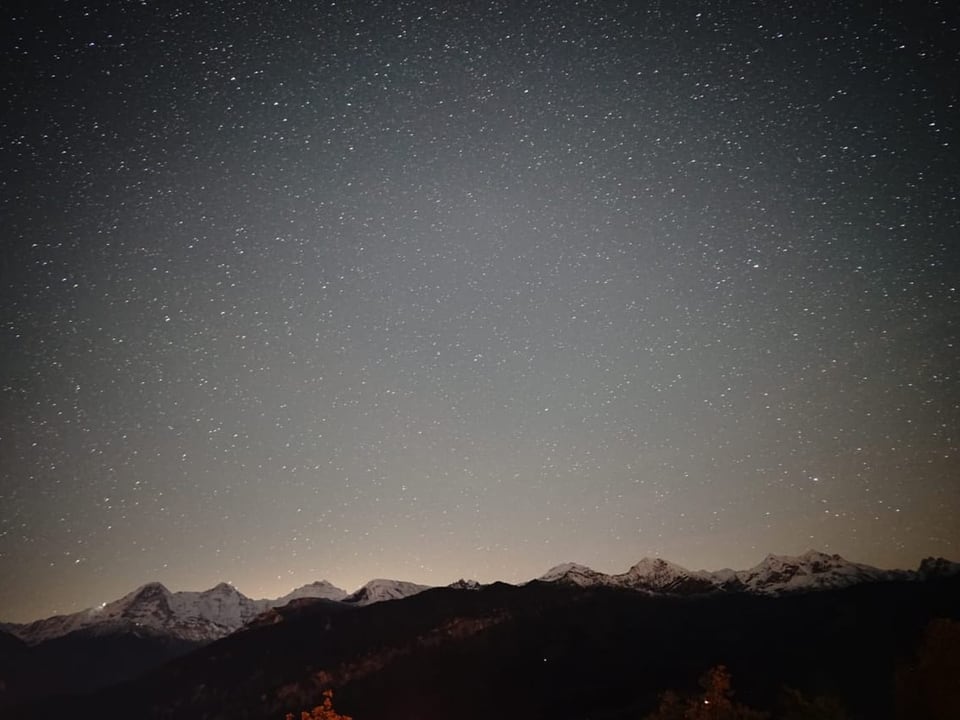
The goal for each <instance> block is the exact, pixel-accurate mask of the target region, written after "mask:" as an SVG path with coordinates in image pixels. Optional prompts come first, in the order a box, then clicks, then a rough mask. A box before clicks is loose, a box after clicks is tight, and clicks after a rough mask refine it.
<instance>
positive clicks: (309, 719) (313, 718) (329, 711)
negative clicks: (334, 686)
mask: <svg viewBox="0 0 960 720" xmlns="http://www.w3.org/2000/svg"><path fill="white" fill-rule="evenodd" d="M286 720H296V718H295V716H294V714H293V713H287V718H286ZM300 720H353V718H352V717H350V716H349V715H341V714H340V713H338V712H337V711H336V710H334V709H333V690H324V691H323V703H321V704H320V705H317V706H316V707H315V708H314V709H313V710H312V711H311V712H307V711H306V710H304V711H302V712H301V713H300Z"/></svg>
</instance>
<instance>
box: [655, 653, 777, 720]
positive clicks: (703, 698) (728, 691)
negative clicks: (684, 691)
mask: <svg viewBox="0 0 960 720" xmlns="http://www.w3.org/2000/svg"><path fill="white" fill-rule="evenodd" d="M700 687H701V689H702V692H701V693H700V694H699V695H696V696H692V697H691V696H688V697H683V696H681V695H678V694H677V693H676V692H674V691H672V690H668V691H667V692H665V693H664V694H663V695H661V696H660V705H659V706H658V707H657V710H656V711H655V712H654V713H653V714H651V715H647V717H646V720H764V718H766V717H767V714H766V713H762V712H759V711H757V710H753V709H751V708H749V707H747V706H746V705H742V704H740V703H738V702H735V701H734V699H733V683H732V681H731V676H730V672H729V671H728V670H727V668H726V667H724V666H723V665H717V666H715V667H712V668H710V669H709V670H707V672H706V673H704V675H703V677H701V678H700Z"/></svg>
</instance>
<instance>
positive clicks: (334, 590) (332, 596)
mask: <svg viewBox="0 0 960 720" xmlns="http://www.w3.org/2000/svg"><path fill="white" fill-rule="evenodd" d="M346 597H347V591H346V590H341V589H340V588H338V587H337V586H336V585H333V584H332V583H329V582H327V581H326V580H317V581H316V582H312V583H309V584H308V585H303V586H301V587H298V588H296V589H294V590H291V591H290V592H288V593H287V594H286V595H284V596H283V597H281V598H278V599H277V600H274V601H272V603H271V604H272V605H273V606H274V607H279V606H281V605H286V604H287V603H288V602H290V601H291V600H300V599H301V598H317V599H321V600H343V599H344V598H346Z"/></svg>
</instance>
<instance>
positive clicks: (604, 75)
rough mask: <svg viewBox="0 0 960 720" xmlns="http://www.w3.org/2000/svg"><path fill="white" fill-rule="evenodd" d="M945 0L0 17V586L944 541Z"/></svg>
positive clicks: (14, 609)
mask: <svg viewBox="0 0 960 720" xmlns="http://www.w3.org/2000/svg"><path fill="white" fill-rule="evenodd" d="M867 5H869V6H871V7H869V8H868V7H866V6H867ZM952 5H953V3H950V2H942V3H938V2H928V1H927V0H919V1H918V2H911V3H898V2H893V3H886V4H884V8H883V9H882V10H881V9H879V4H874V3H863V4H862V5H861V3H855V2H851V3H835V2H827V1H826V0H812V2H803V3H795V2H775V3H771V2H748V1H747V0H736V1H735V0H725V1H724V0H712V1H707V0H704V1H703V2H689V1H688V0H679V1H678V2H669V1H668V0H662V2H661V1H660V0H649V1H648V2H628V1H624V2H602V1H595V2H587V1H582V2H576V1H574V0H531V1H530V2H523V3H515V2H508V1H507V0H490V1H488V2H472V1H469V0H464V1H451V2H434V3H428V2H420V1H418V0H410V1H408V2H377V1H371V0H365V1H364V2H362V3H361V2H352V1H350V0H345V1H342V2H337V3H334V2H276V3H263V2H236V1H231V0H222V1H220V2H209V3H185V4H183V5H180V6H177V5H175V4H172V3H149V2H132V1H131V2H119V1H117V0H104V1H102V2H96V3H83V2H47V3H44V4H40V5H39V6H36V7H34V8H32V9H29V10H16V9H13V10H11V9H6V10H5V11H4V12H5V17H4V18H3V21H2V23H0V26H2V28H3V29H2V30H0V33H2V35H3V37H2V40H3V42H2V45H0V53H2V62H0V67H2V68H3V69H2V71H0V72H2V75H0V83H2V85H0V88H2V102H0V111H2V114H0V168H2V174H0V243H2V247H0V368H2V373H0V619H4V620H16V621H24V620H29V619H35V618H38V617H44V616H47V615H51V614H53V613H56V612H61V613H62V612H69V611H75V610H79V609H81V608H84V607H89V606H91V605H94V604H97V603H100V602H104V601H107V600H111V599H114V598H116V597H119V596H120V595H122V594H123V593H125V592H127V591H129V590H131V589H133V588H134V587H136V586H138V585H140V584H142V583H144V582H147V581H150V580H159V581H161V582H163V583H165V584H166V585H167V586H168V587H170V588H171V589H174V590H179V589H192V590H199V589H205V588H208V587H211V586H212V585H214V584H215V583H217V582H219V581H221V580H226V581H230V582H232V583H234V584H235V585H236V586H237V587H238V589H240V590H241V591H242V592H244V593H245V594H247V595H249V596H252V597H275V596H279V595H281V594H283V593H285V592H287V591H288V590H290V589H291V588H292V587H294V586H297V585H301V584H305V583H307V582H311V581H313V580H317V579H320V578H326V579H328V580H330V581H332V582H334V583H335V584H337V585H340V586H341V587H344V588H345V589H347V590H348V591H351V590H354V589H356V588H357V587H358V586H359V585H361V584H362V583H363V582H365V581H366V580H368V579H370V578H373V577H390V578H397V579H405V580H412V581H416V582H422V583H427V584H442V583H449V582H452V581H453V580H456V579H457V578H460V577H467V578H475V579H478V580H481V581H492V580H496V579H501V580H506V581H511V582H517V581H522V580H526V579H529V578H531V577H534V576H536V575H539V574H541V573H543V572H545V571H546V570H547V569H548V568H549V567H550V566H552V565H554V564H557V563H560V562H565V561H576V562H581V563H585V564H587V565H590V566H592V567H594V568H596V569H598V570H601V571H605V572H622V571H624V570H626V569H627V568H628V567H629V566H630V565H631V564H633V563H634V562H636V561H638V560H639V559H640V558H641V557H643V556H647V555H650V556H653V555H656V556H662V557H665V558H667V559H669V560H672V561H674V562H677V563H679V564H681V565H684V566H687V567H691V568H707V569H718V568H721V567H734V568H743V567H749V566H751V565H753V564H756V563H757V562H759V561H760V560H761V559H762V558H763V556H764V555H765V554H767V553H768V552H775V553H786V554H796V553H801V552H803V551H805V550H807V549H809V548H817V549H820V550H824V551H827V552H837V553H840V554H842V555H844V556H845V557H847V558H848V559H851V560H856V561H860V562H867V563H871V564H875V565H878V566H881V567H913V566H915V565H916V564H917V563H918V562H919V560H920V559H921V558H922V557H925V556H928V555H940V556H946V557H952V558H954V559H957V558H960V521H958V520H957V511H958V509H960V478H958V467H960V464H958V458H960V454H958V452H960V439H958V433H960V375H958V373H960V368H958V364H960V363H958V357H960V352H958V342H960V292H958V283H960V243H958V240H960V153H958V143H960V135H958V129H960V110H958V102H960V80H958V79H960V52H958V48H960V20H958V18H957V16H956V14H955V11H954V8H953V7H952Z"/></svg>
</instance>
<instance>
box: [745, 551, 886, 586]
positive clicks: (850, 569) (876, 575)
mask: <svg viewBox="0 0 960 720" xmlns="http://www.w3.org/2000/svg"><path fill="white" fill-rule="evenodd" d="M736 576H737V579H738V580H739V581H740V583H742V584H743V586H744V589H746V590H749V591H750V592H756V593H762V594H765V595H771V594H773V595H778V594H781V593H785V592H797V591H808V590H824V589H828V588H840V587H847V586H850V585H856V584H859V583H863V582H877V581H880V580H892V579H896V574H895V573H890V572H888V571H885V570H879V569H878V568H875V567H871V566H870V565H861V564H859V563H853V562H850V561H849V560H845V559H843V558H842V557H840V556H839V555H827V554H826V553H822V552H817V551H815V550H810V551H808V552H805V553H804V554H803V555H799V556H796V557H792V556H789V555H767V557H766V558H764V560H763V562H761V563H760V564H759V565H756V566H754V567H752V568H750V569H749V570H743V571H740V572H738V573H737V574H736Z"/></svg>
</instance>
